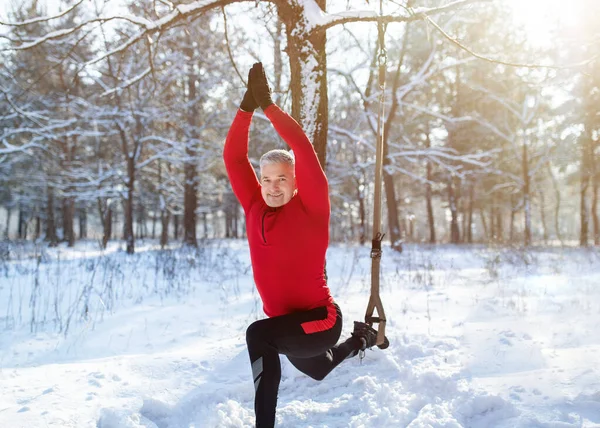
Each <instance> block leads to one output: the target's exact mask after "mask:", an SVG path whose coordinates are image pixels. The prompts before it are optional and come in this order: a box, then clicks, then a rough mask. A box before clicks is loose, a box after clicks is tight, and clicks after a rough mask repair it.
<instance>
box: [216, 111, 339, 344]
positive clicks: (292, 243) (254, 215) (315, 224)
mask: <svg viewBox="0 0 600 428" xmlns="http://www.w3.org/2000/svg"><path fill="white" fill-rule="evenodd" d="M265 114H266V116H267V117H268V118H269V120H270V121H271V123H272V124H273V126H274V127H275V130H276V131H277V133H278V134H279V135H280V136H281V137H282V138H283V140H284V141H285V142H286V143H287V144H288V145H289V146H290V147H291V149H292V150H293V151H294V157H295V171H296V185H297V188H298V191H297V193H296V195H295V196H294V197H292V199H291V200H290V201H289V202H288V203H287V204H285V205H283V206H281V207H277V208H271V207H269V206H268V205H267V204H266V203H265V201H264V200H263V198H262V195H261V188H260V183H259V181H258V178H257V177H256V173H255V172H254V169H253V168H252V165H251V164H250V162H249V160H248V139H249V132H250V122H251V121H252V113H248V112H244V111H242V110H238V112H237V115H236V116H235V119H234V121H233V124H232V125H231V128H230V130H229V133H228V135H227V139H226V141H225V148H224V151H223V159H224V161H225V167H226V169H227V174H228V175H229V179H230V181H231V186H232V188H233V192H234V193H235V195H236V197H237V198H238V200H239V201H240V204H241V205H242V207H243V209H244V212H245V214H246V232H247V236H248V244H249V246H250V257H251V260H252V270H253V273H254V281H255V283H256V288H257V289H258V292H259V294H260V297H261V299H262V302H263V309H264V312H265V314H266V315H267V316H269V317H273V316H279V315H285V314H289V313H292V312H297V311H304V310H309V309H313V308H316V307H319V306H327V307H328V317H327V319H325V320H322V321H315V322H313V323H306V325H303V328H304V330H305V331H306V332H307V333H310V332H315V331H322V330H325V329H327V328H330V327H331V326H333V324H334V323H335V308H334V307H333V299H332V297H331V294H330V292H329V287H328V286H327V282H326V279H325V272H324V269H325V253H326V251H327V246H328V244H329V216H330V203H329V189H328V184H327V178H326V177H325V173H324V172H323V170H322V169H321V165H320V164H319V160H318V158H317V155H316V153H315V150H314V148H313V146H312V144H311V143H310V141H309V140H308V138H307V137H306V135H305V134H304V132H303V131H302V128H301V127H300V125H298V123H297V122H296V121H295V120H294V119H293V118H292V117H290V116H289V115H288V114H287V113H285V112H284V111H282V110H281V109H280V108H279V107H278V106H276V105H275V104H273V105H271V106H269V107H268V108H267V109H266V110H265Z"/></svg>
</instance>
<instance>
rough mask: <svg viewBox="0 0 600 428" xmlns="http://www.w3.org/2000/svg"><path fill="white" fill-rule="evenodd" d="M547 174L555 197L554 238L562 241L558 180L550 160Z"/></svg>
mask: <svg viewBox="0 0 600 428" xmlns="http://www.w3.org/2000/svg"><path fill="white" fill-rule="evenodd" d="M547 167H548V174H550V178H551V179H552V186H553V187H554V197H555V199H556V204H555V206H554V233H555V234H556V238H557V239H558V240H559V241H560V243H561V244H562V243H563V239H562V235H561V233H560V201H561V199H560V189H559V187H558V182H557V181H556V177H555V176H554V173H553V172H552V165H550V162H548V164H547Z"/></svg>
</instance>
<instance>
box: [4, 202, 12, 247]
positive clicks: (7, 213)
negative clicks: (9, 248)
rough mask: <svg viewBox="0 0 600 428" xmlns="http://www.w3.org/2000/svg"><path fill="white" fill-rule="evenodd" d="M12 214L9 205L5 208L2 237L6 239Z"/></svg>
mask: <svg viewBox="0 0 600 428" xmlns="http://www.w3.org/2000/svg"><path fill="white" fill-rule="evenodd" d="M11 215H12V209H11V208H10V207H8V208H6V224H5V228H4V239H8V238H9V236H8V234H9V231H10V217H11Z"/></svg>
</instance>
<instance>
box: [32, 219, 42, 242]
mask: <svg viewBox="0 0 600 428" xmlns="http://www.w3.org/2000/svg"><path fill="white" fill-rule="evenodd" d="M34 233H35V235H34V238H33V239H35V240H36V241H37V240H38V239H39V238H40V235H41V233H42V219H41V218H40V215H39V214H37V215H36V216H35V232H34Z"/></svg>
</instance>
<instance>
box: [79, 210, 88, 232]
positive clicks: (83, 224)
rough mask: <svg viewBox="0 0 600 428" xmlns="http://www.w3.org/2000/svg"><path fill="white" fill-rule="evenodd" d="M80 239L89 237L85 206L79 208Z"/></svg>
mask: <svg viewBox="0 0 600 428" xmlns="http://www.w3.org/2000/svg"><path fill="white" fill-rule="evenodd" d="M79 239H87V211H86V209H85V208H81V209H80V210H79Z"/></svg>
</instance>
